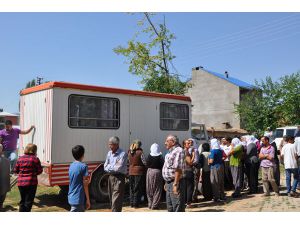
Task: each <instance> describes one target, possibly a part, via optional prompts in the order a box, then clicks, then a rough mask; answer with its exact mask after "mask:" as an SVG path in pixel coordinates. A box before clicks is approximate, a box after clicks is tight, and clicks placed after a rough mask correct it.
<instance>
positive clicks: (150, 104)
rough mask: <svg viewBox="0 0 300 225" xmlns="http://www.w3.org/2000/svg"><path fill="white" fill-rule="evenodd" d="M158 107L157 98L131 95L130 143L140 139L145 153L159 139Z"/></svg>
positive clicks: (147, 152) (146, 153)
mask: <svg viewBox="0 0 300 225" xmlns="http://www.w3.org/2000/svg"><path fill="white" fill-rule="evenodd" d="M157 110H158V108H157V105H156V100H155V98H149V97H137V96H130V109H129V134H130V138H129V140H130V143H132V141H133V140H135V139H139V140H141V142H142V149H143V150H144V152H145V155H148V154H149V152H150V146H151V145H152V144H153V143H154V142H156V141H157V138H158V137H157V135H158V133H159V132H158V129H159V127H158V125H159V123H158V119H159V118H158V113H157V112H158V111H157Z"/></svg>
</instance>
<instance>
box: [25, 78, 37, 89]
mask: <svg viewBox="0 0 300 225" xmlns="http://www.w3.org/2000/svg"><path fill="white" fill-rule="evenodd" d="M34 86H36V85H35V79H32V80H31V81H28V82H27V84H26V88H30V87H34Z"/></svg>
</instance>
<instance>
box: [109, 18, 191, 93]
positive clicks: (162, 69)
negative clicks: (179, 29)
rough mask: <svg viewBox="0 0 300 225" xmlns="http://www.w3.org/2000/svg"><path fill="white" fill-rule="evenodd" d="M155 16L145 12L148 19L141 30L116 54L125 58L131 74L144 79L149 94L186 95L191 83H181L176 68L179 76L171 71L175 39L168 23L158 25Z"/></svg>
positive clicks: (142, 22)
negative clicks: (172, 49) (155, 23)
mask: <svg viewBox="0 0 300 225" xmlns="http://www.w3.org/2000/svg"><path fill="white" fill-rule="evenodd" d="M151 16H153V14H149V13H144V18H143V19H142V20H141V21H138V27H139V28H140V29H141V30H140V31H138V32H137V33H136V34H135V36H134V38H133V39H132V40H129V41H128V43H127V46H126V47H123V46H118V47H116V48H114V52H115V53H116V54H118V55H123V56H125V58H126V63H128V64H129V68H128V71H129V72H130V73H132V74H134V75H136V76H139V77H140V78H141V81H140V83H141V84H142V85H143V89H144V90H145V91H153V92H163V93H171V94H184V93H185V92H186V90H187V88H188V87H189V84H188V82H187V81H181V79H180V75H179V74H178V72H177V71H176V69H174V70H175V73H172V72H170V69H169V67H170V66H171V67H174V66H173V64H172V60H173V59H174V58H175V56H174V55H173V54H172V53H171V51H170V47H171V42H172V41H173V40H174V39H175V36H174V35H173V34H172V33H170V31H169V30H168V29H167V27H166V25H165V24H158V25H157V26H155V25H154V24H153V23H152V21H151ZM139 38H142V39H143V41H141V40H139Z"/></svg>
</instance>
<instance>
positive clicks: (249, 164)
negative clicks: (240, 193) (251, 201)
mask: <svg viewBox="0 0 300 225" xmlns="http://www.w3.org/2000/svg"><path fill="white" fill-rule="evenodd" d="M246 140H247V151H246V158H245V166H246V174H247V177H248V182H249V189H250V190H249V194H255V193H257V187H258V179H257V178H258V175H257V174H258V168H259V159H258V150H257V146H256V142H257V141H258V140H257V139H256V138H255V137H254V136H247V139H246Z"/></svg>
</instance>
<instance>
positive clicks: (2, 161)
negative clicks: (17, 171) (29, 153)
mask: <svg viewBox="0 0 300 225" xmlns="http://www.w3.org/2000/svg"><path fill="white" fill-rule="evenodd" d="M9 171H10V162H9V160H8V159H7V158H5V157H4V155H3V146H2V145H1V144H0V211H2V209H3V202H4V200H5V197H6V193H7V192H9V191H10V177H9Z"/></svg>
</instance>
